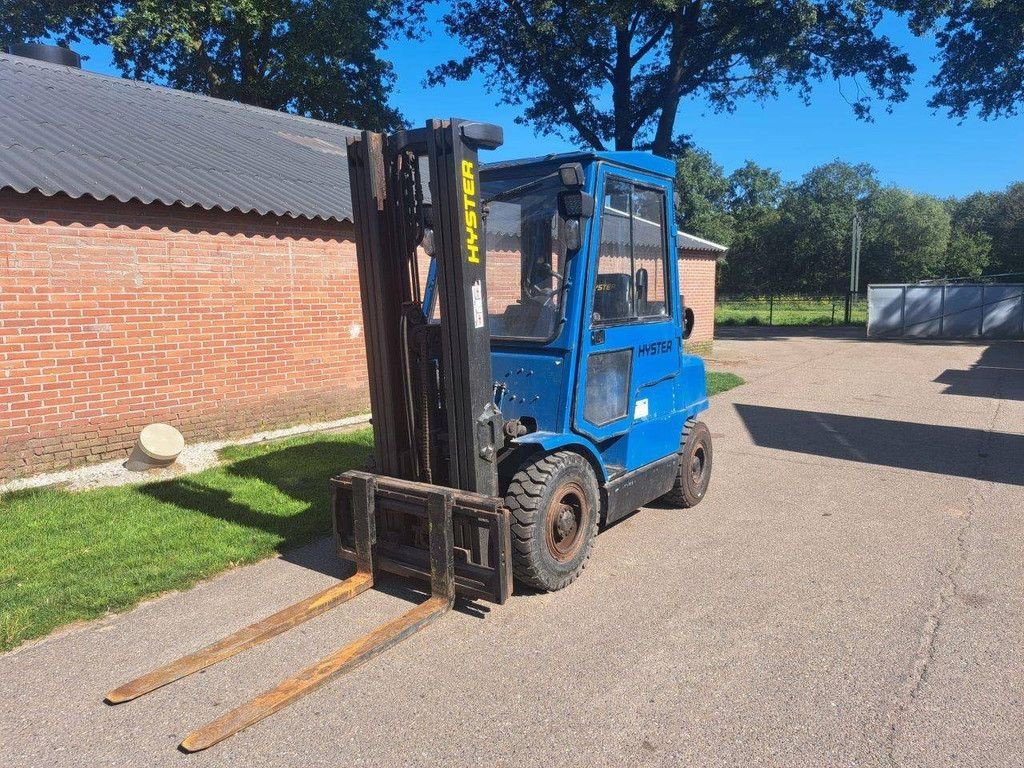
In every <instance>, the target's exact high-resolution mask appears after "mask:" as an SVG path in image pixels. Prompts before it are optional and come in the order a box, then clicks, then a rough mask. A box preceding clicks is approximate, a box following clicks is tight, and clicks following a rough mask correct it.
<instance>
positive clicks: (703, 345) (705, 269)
mask: <svg viewBox="0 0 1024 768" xmlns="http://www.w3.org/2000/svg"><path fill="white" fill-rule="evenodd" d="M715 255H716V254H705V253H704V252H702V251H683V252H682V255H681V258H680V260H679V285H680V287H681V288H682V291H683V296H685V297H686V304H687V306H689V307H692V308H693V314H694V316H695V318H696V322H695V323H694V327H693V334H692V335H691V336H690V338H689V339H687V340H686V346H687V348H688V349H691V350H692V351H694V352H698V353H700V354H705V353H707V352H709V351H710V350H711V343H712V340H713V339H714V338H715V264H716V262H715Z"/></svg>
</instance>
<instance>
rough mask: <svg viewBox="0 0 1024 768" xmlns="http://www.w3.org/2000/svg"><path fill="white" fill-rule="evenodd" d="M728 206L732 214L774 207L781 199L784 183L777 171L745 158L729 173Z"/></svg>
mask: <svg viewBox="0 0 1024 768" xmlns="http://www.w3.org/2000/svg"><path fill="white" fill-rule="evenodd" d="M729 185H730V187H731V188H732V189H731V193H730V200H729V208H730V210H731V211H732V212H733V214H734V215H739V214H741V213H742V212H743V211H747V210H756V209H760V208H776V207H777V206H778V205H779V203H780V202H781V201H782V195H783V194H784V192H785V189H786V188H785V185H784V184H783V183H782V177H781V176H780V175H779V172H778V171H773V170H772V169H771V168H764V167H762V166H760V165H758V164H757V163H755V162H754V161H753V160H747V162H746V163H744V164H743V165H742V166H740V167H739V168H737V169H736V170H735V171H733V172H732V173H731V174H730V175H729Z"/></svg>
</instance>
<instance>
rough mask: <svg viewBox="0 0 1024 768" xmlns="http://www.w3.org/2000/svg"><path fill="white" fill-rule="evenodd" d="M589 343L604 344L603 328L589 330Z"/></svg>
mask: <svg viewBox="0 0 1024 768" xmlns="http://www.w3.org/2000/svg"><path fill="white" fill-rule="evenodd" d="M590 343H591V344H604V329H603V328H601V329H599V330H596V331H591V332H590Z"/></svg>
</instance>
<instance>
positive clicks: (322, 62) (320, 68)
mask: <svg viewBox="0 0 1024 768" xmlns="http://www.w3.org/2000/svg"><path fill="white" fill-rule="evenodd" d="M17 2H18V3H22V2H23V0H17ZM49 3H50V4H49V5H48V6H46V8H47V9H48V10H40V11H39V12H38V13H33V12H32V6H31V4H27V3H26V4H25V5H24V7H23V8H22V10H21V11H18V10H17V9H15V12H14V13H10V14H8V13H7V12H6V11H5V12H4V14H3V18H4V27H3V29H4V30H5V34H7V35H8V36H17V37H24V38H39V37H44V36H47V35H53V36H56V37H58V38H64V39H69V40H70V39H75V38H76V37H77V36H79V35H81V36H86V37H89V38H90V39H93V40H94V41H95V42H99V43H106V44H109V45H110V46H111V47H112V48H113V50H114V63H115V65H116V66H117V67H118V68H119V69H120V70H121V71H122V73H124V74H125V75H126V76H128V77H133V78H136V79H140V80H148V81H150V82H159V83H164V84H167V85H170V86H172V87H174V88H180V89H183V90H186V91H192V92H194V93H203V94H207V95H210V96H216V97H218V98H223V99H232V100H235V101H241V102H243V103H246V104H253V105H255V106H260V107H267V108H270V109H278V110H286V111H290V112H297V113H299V114H302V115H306V116H309V117H314V118H318V119H321V120H329V121H333V122H342V123H347V124H350V125H355V126H358V127H360V128H369V129H376V130H392V129H395V128H398V127H400V126H401V125H402V124H403V120H402V117H401V115H400V114H399V113H398V112H397V111H396V110H395V109H393V108H392V107H390V106H388V104H387V99H388V95H389V93H390V91H391V89H392V87H393V85H394V81H395V76H394V72H393V69H392V66H391V64H390V63H389V62H386V61H383V60H382V59H380V58H378V56H377V52H378V51H379V50H380V49H381V48H383V47H384V45H385V43H386V42H387V40H388V38H389V36H390V35H391V34H392V32H393V30H394V29H395V24H396V23H398V24H399V28H403V27H402V25H403V24H404V25H405V27H404V28H405V29H413V28H415V24H416V19H417V17H416V16H415V15H413V16H412V17H404V16H398V15H397V10H398V9H399V6H398V5H397V4H396V3H393V2H390V0H124V1H123V2H119V3H113V2H111V3H87V2H78V3H75V2H73V3H70V4H66V3H58V2H54V0H49ZM403 8H404V6H403Z"/></svg>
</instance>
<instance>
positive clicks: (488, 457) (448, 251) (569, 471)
mask: <svg viewBox="0 0 1024 768" xmlns="http://www.w3.org/2000/svg"><path fill="white" fill-rule="evenodd" d="M501 143H502V131H501V128H499V127H498V126H494V125H490V124H487V123H480V122H472V121H464V120H457V119H452V120H430V121H428V122H427V124H426V125H425V126H424V127H423V128H419V129H412V130H405V131H400V132H398V133H395V134H392V135H387V136H385V135H382V134H378V133H372V132H364V133H362V135H361V136H360V137H358V138H355V139H352V140H350V143H349V146H348V163H349V176H350V182H351V195H352V208H353V218H354V224H355V235H356V250H357V261H358V267H359V281H360V291H361V299H362V310H363V320H364V336H365V340H366V357H367V366H368V371H369V383H370V403H371V409H372V414H373V426H374V452H373V457H372V468H371V469H370V471H349V472H345V473H344V474H341V475H339V476H337V477H334V478H332V479H331V481H330V483H331V500H332V501H331V504H332V516H333V520H334V529H335V543H336V548H337V552H338V554H339V556H341V557H342V558H344V559H347V560H350V561H352V562H353V563H354V565H355V572H354V574H353V575H352V576H351V577H350V578H347V579H344V580H343V581H341V582H340V583H338V584H336V585H334V586H332V587H330V588H329V589H327V590H325V591H324V592H321V593H320V594H317V595H313V596H311V597H309V598H306V599H305V600H303V601H301V602H299V603H296V604H295V605H292V606H290V607H288V608H285V609H284V610H282V611H279V612H278V613H276V614H274V615H273V616H270V617H267V618H266V619H263V620H262V621H259V622H256V623H255V624H252V625H250V626H249V627H246V628H244V629H242V630H240V631H239V632H236V633H235V634H233V635H231V636H229V637H226V638H224V639H223V640H220V641H218V642H217V643H214V644H213V645H210V646H208V647H206V648H203V649H201V650H199V651H197V652H195V653H193V654H190V655H189V656H186V657H184V658H182V659H179V660H178V661H175V662H172V663H171V664H168V665H166V666H164V667H162V668H160V669H157V670H155V671H154V672H150V673H149V674H147V675H144V676H143V677H141V678H138V679H137V680H133V681H132V682H130V683H127V684H125V685H123V686H121V687H120V688H118V689H116V690H114V691H111V692H110V694H108V696H107V701H108V702H109V703H112V704H113V703H120V702H123V701H128V700H131V699H134V698H137V697H138V696H141V695H143V694H145V693H148V692H149V691H152V690H154V689H156V688H158V687H160V686H163V685H166V684H168V683H170V682H173V681H174V680H177V679H180V678H181V677H184V676H186V675H189V674H192V673H193V672H197V671H199V670H201V669H204V668H206V667H209V666H210V665H212V664H215V663H217V662H219V661H222V660H223V659H226V658H229V657H231V656H233V655H235V654H237V653H240V652H241V651H244V650H246V649H248V648H251V647H253V646H255V645H258V644H259V643H262V642H265V641H266V640H269V639H270V638H272V637H274V636H276V635H278V634H280V633H281V632H284V631H286V630H287V629H289V628H291V627H294V626H296V625H297V624H299V623H302V622H303V621H306V620H308V619H309V618H312V617H313V616H316V615H318V614H320V613H323V612H324V611H326V610H328V609H330V608H332V607H334V606H337V605H339V604H341V603H343V602H345V601H347V600H349V599H351V598H352V597H354V596H355V595H358V594H360V593H361V592H363V591H366V590H367V589H369V588H371V587H372V586H373V583H374V579H375V577H376V576H377V575H378V574H379V573H381V572H383V571H386V572H390V573H393V574H398V575H400V576H404V577H410V578H412V579H420V580H423V581H425V582H428V583H429V585H430V587H429V595H428V596H427V597H426V599H425V600H424V601H423V602H422V603H420V604H419V605H417V606H416V607H414V608H412V609H411V610H409V611H408V612H406V613H405V614H404V615H402V616H400V617H398V618H396V619H393V620H392V621H390V622H388V623H386V624H384V625H383V626H381V627H379V628H378V629H376V630H374V632H372V633H370V634H369V635H367V636H365V637H363V638H361V639H359V640H357V641H355V642H354V643H350V644H348V645H346V646H345V647H343V648H341V649H340V650H338V651H336V652H335V653H333V654H331V655H330V656H328V657H326V658H324V659H322V660H320V661H319V662H317V663H316V664H314V665H312V666H311V667H309V668H307V669H306V670H304V671H302V672H300V673H299V674H297V675H296V676H294V677H292V678H289V679H287V680H285V681H283V682H282V683H280V684H279V685H277V686H276V687H274V688H272V689H270V690H268V691H267V692H266V693H264V694H262V695H261V696H259V697H257V698H256V699H253V700H252V701H250V702H248V703H247V704H243V705H241V706H240V707H238V708H236V709H234V710H232V711H230V712H228V713H226V714H225V715H223V716H222V717H220V718H218V719H216V720H214V721H213V722H211V723H209V724H207V725H206V726H203V727H202V728H200V729H199V730H197V731H194V732H193V733H191V734H189V736H188V737H186V738H185V740H184V741H183V742H182V744H181V748H182V749H183V750H185V751H189V752H191V751H197V750H201V749H206V748H207V747H209V746H212V745H213V744H215V743H217V742H218V741H221V740H222V739H224V738H227V737H228V736H230V735H232V734H234V733H237V732H238V731H239V730H241V729H243V728H246V727H248V726H249V725H252V724H253V723H256V722H258V721H259V720H261V719H263V718H264V717H267V716H268V715H270V714H272V713H273V712H276V711H277V710H278V709H280V708H282V707H284V706H286V705H287V704H288V703H290V702H291V701H293V700H295V699H296V698H298V697H299V696H302V695H304V694H305V693H308V692H310V691H312V690H314V689H316V688H317V687H319V686H320V685H322V684H323V683H325V682H326V681H327V680H329V679H331V678H332V677H334V676H335V675H338V674H340V673H342V672H345V671H347V670H349V669H351V668H353V667H354V666H356V665H357V664H359V663H362V662H364V661H367V660H368V659H370V658H372V657H373V656H376V655H377V654H379V653H381V652H382V651H384V650H386V649H387V648H389V647H390V646H392V645H394V644H395V643H396V642H398V641H400V640H401V639H403V638H404V637H407V636H408V635H410V634H411V633H413V632H415V631H417V630H418V629H421V628H422V627H424V626H426V625H427V624H428V623H430V622H432V621H434V620H435V619H437V618H438V617H440V616H441V615H443V614H444V613H445V612H446V611H448V610H449V609H450V608H451V607H452V606H453V604H454V602H455V599H456V597H457V596H458V597H459V598H460V599H467V600H488V601H492V602H495V603H503V602H505V600H507V599H508V597H509V596H510V595H511V593H512V590H513V585H514V584H518V585H519V586H520V587H521V588H522V589H525V590H543V591H554V590H559V589H562V588H564V587H566V586H568V585H569V584H570V583H572V582H573V581H574V580H575V579H576V578H577V577H578V576H579V575H580V573H581V572H582V570H583V568H584V566H585V565H586V563H587V560H588V558H589V557H590V555H591V552H592V550H593V547H594V542H595V539H596V537H597V534H598V530H599V529H600V528H601V527H602V526H606V525H609V524H611V523H614V522H615V521H617V520H619V519H621V518H623V517H625V516H626V515H629V514H630V513H632V512H633V511H634V510H636V509H637V508H639V507H641V506H644V505H647V504H650V503H652V502H656V501H658V502H661V503H664V504H666V505H669V506H672V507H677V508H678V507H692V506H694V505H696V504H698V503H699V502H700V501H701V499H703V498H704V495H705V493H706V491H707V488H708V483H709V481H710V478H711V464H712V450H711V435H710V432H709V431H708V429H707V427H706V426H705V425H704V424H703V423H702V422H700V421H699V420H698V419H697V417H698V416H699V414H700V413H701V412H702V411H704V410H706V409H707V407H708V399H707V391H706V387H705V378H704V364H703V361H702V360H701V359H700V358H699V357H695V356H693V355H688V354H686V353H685V351H684V348H683V341H684V339H685V338H686V337H688V336H689V335H690V332H691V331H692V329H693V324H694V321H695V319H694V316H693V313H692V311H691V310H690V309H689V308H687V307H686V304H685V301H684V298H683V293H682V288H684V287H685V286H680V284H679V270H678V259H677V257H676V229H675V220H674V205H673V202H674V196H673V178H674V172H675V168H674V165H673V163H671V162H670V161H668V160H665V159H663V158H659V157H654V156H652V155H650V154H646V153H642V152H578V153H570V154H561V155H548V156H545V157H538V158H531V159H527V160H518V161H514V162H502V163H493V164H489V165H483V166H481V165H480V162H479V158H478V154H479V152H480V151H481V150H487V149H493V148H495V147H497V146H499V145H500V144H501Z"/></svg>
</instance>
